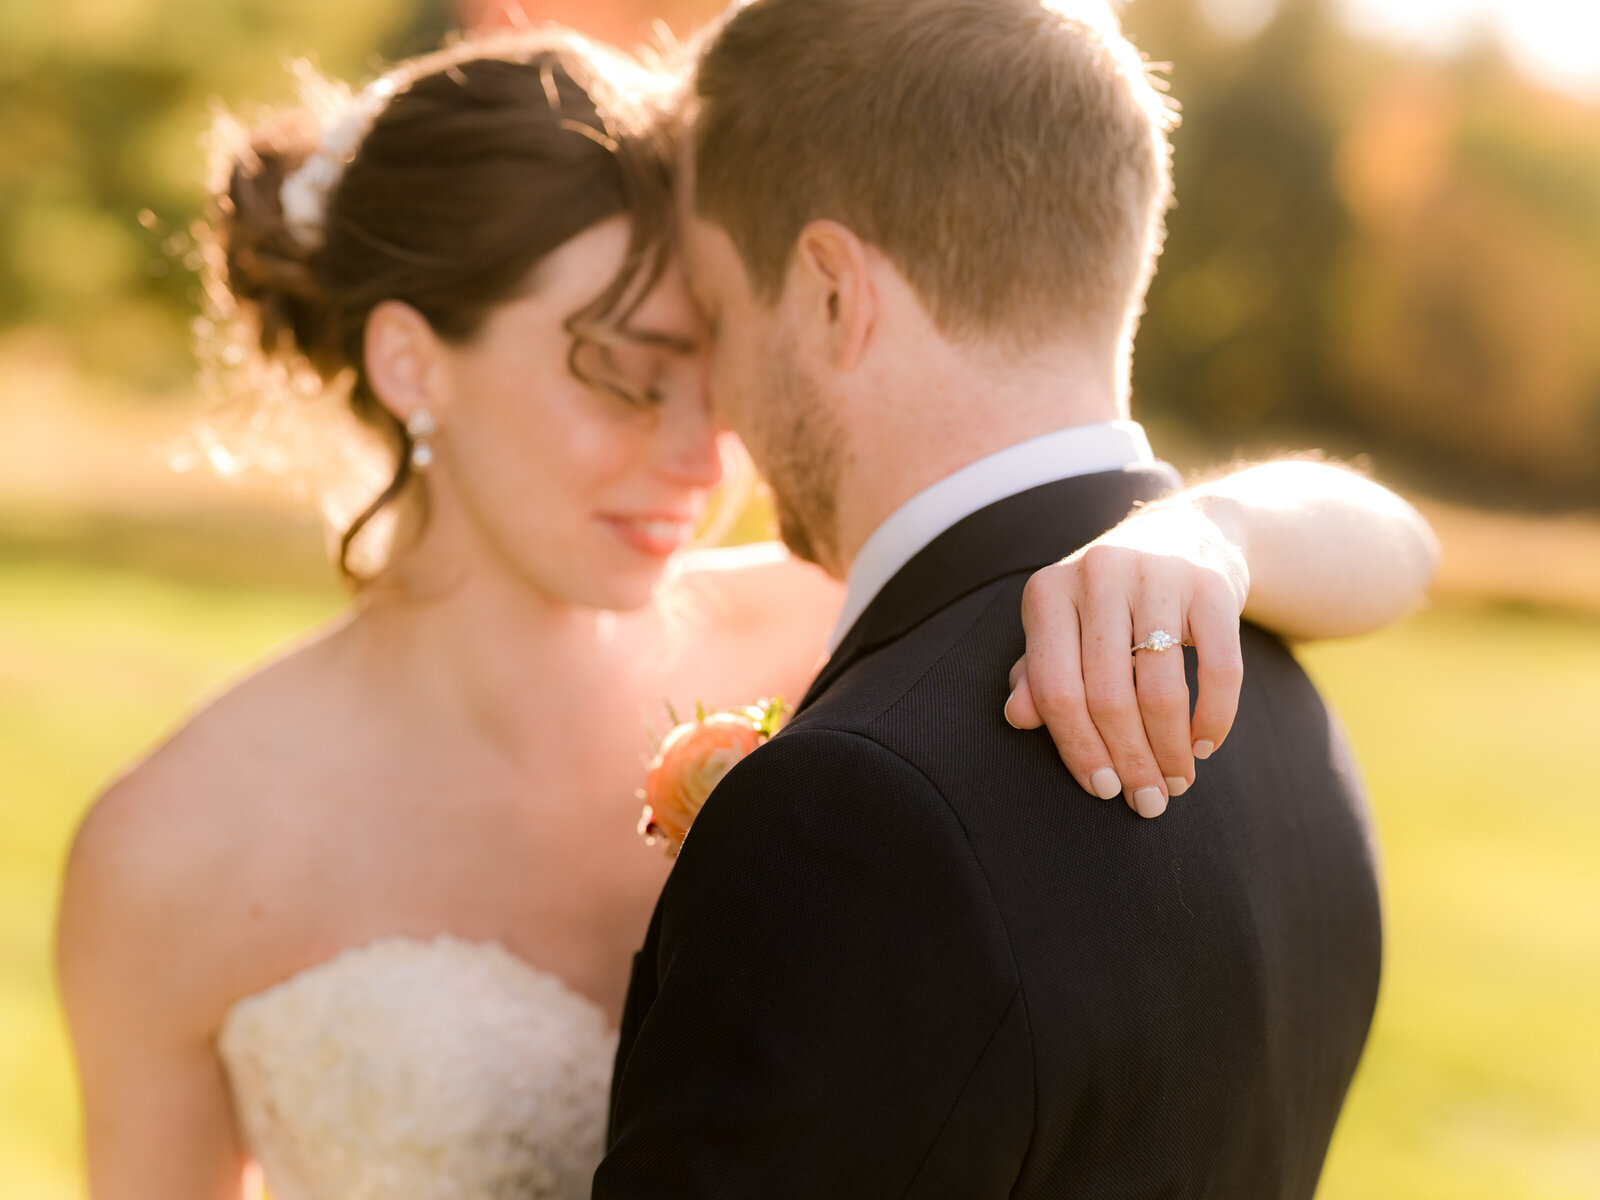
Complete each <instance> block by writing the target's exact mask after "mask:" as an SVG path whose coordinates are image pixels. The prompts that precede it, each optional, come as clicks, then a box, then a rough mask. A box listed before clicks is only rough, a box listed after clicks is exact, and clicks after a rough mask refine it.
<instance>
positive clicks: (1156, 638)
mask: <svg viewBox="0 0 1600 1200" xmlns="http://www.w3.org/2000/svg"><path fill="white" fill-rule="evenodd" d="M1182 644H1183V643H1182V642H1180V641H1178V639H1177V638H1175V637H1173V636H1172V635H1171V634H1170V633H1168V632H1167V631H1166V630H1165V629H1157V630H1156V631H1155V632H1153V633H1152V634H1151V635H1150V636H1149V637H1147V638H1145V640H1144V641H1142V642H1140V643H1139V644H1138V645H1137V646H1135V647H1134V648H1133V653H1135V654H1137V653H1139V651H1141V650H1158V651H1159V650H1171V649H1172V648H1173V647H1174V646H1181V645H1182Z"/></svg>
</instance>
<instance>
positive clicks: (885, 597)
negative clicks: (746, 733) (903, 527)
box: [796, 463, 1178, 712]
mask: <svg viewBox="0 0 1600 1200" xmlns="http://www.w3.org/2000/svg"><path fill="white" fill-rule="evenodd" d="M1177 485H1178V477H1177V473H1176V472H1175V471H1174V470H1173V469H1172V468H1171V467H1169V466H1167V465H1166V464H1165V463H1157V464H1155V465H1154V466H1139V467H1129V468H1127V469H1126V470H1122V471H1105V472H1101V473H1097V474H1094V475H1077V476H1073V477H1072V478H1070V479H1061V480H1057V481H1056V482H1054V483H1047V484H1044V485H1043V486H1041V487H1036V488H1031V489H1029V490H1028V491H1026V492H1019V493H1017V494H1016V495H1015V496H1008V497H1006V498H1005V499H1004V500H999V501H996V502H995V503H994V504H991V505H989V506H988V507H987V508H982V509H979V510H978V511H977V512H975V513H973V514H972V515H971V516H969V517H966V518H964V519H962V520H961V521H958V522H956V524H954V525H952V526H951V527H950V528H949V529H947V530H945V531H944V532H943V533H941V534H940V535H939V536H938V537H936V538H934V540H933V541H932V542H930V543H928V545H927V546H925V547H923V549H922V550H921V551H919V552H918V553H917V554H916V555H915V556H914V557H913V558H912V559H911V561H910V562H908V563H906V565H905V566H903V567H901V568H900V570H899V571H898V572H897V573H896V574H895V576H894V577H893V578H892V579H890V580H889V582H888V583H886V584H884V586H883V590H882V591H880V592H879V593H878V594H877V596H875V597H874V598H873V600H872V603H871V604H869V605H868V606H867V609H866V611H865V612H863V613H862V614H861V616H860V618H859V619H858V620H857V621H856V623H855V624H854V625H852V626H851V627H850V630H849V632H848V633H846V634H845V637H844V640H843V641H842V642H840V644H839V648H838V649H837V650H835V651H834V653H833V655H832V657H830V658H829V659H828V661H827V662H826V663H825V664H824V665H823V668H822V671H821V673H820V674H818V676H817V678H816V679H815V681H813V683H812V684H811V687H810V689H809V690H808V691H807V692H806V695H805V699H803V700H802V701H801V702H800V706H799V709H797V710H796V711H797V712H798V711H800V710H801V709H804V708H806V707H807V706H808V705H810V704H812V703H814V702H815V701H816V700H817V699H818V698H820V697H821V696H822V695H823V693H825V692H826V691H827V690H828V689H829V688H830V687H832V686H833V684H834V682H835V681H836V680H838V678H839V677H840V676H841V675H843V674H844V673H845V671H847V670H848V669H849V668H850V666H851V665H852V664H853V663H854V662H856V661H857V660H858V659H860V658H861V657H862V656H863V655H866V654H870V653H871V652H872V651H873V650H875V649H877V648H878V647H880V646H883V645H885V644H887V643H888V642H891V641H894V640H895V639H896V638H899V637H901V636H903V635H904V634H906V633H907V632H909V631H910V630H911V629H913V628H915V627H916V626H917V625H920V624H921V623H922V622H923V621H925V620H927V619H928V618H929V617H931V616H933V615H934V614H935V613H937V612H939V611H940V610H942V609H945V608H948V607H949V606H950V605H951V604H954V603H955V602H956V601H957V600H959V599H961V598H962V597H963V596H966V595H970V594H971V593H972V592H975V591H977V590H978V589H979V588H982V587H986V586H988V585H989V584H991V583H993V582H994V581H995V580H997V579H1003V578H1005V577H1006V576H1008V575H1015V574H1018V573H1020V572H1023V571H1028V572H1032V571H1036V570H1038V569H1039V568H1040V567H1043V566H1047V565H1049V564H1050V563H1053V562H1057V561H1059V560H1060V559H1062V558H1065V557H1066V556H1067V555H1069V554H1071V553H1072V552H1073V551H1075V550H1077V549H1079V548H1080V547H1082V546H1084V545H1086V544H1087V543H1089V542H1092V541H1093V540H1094V539H1095V538H1097V537H1099V536H1100V535H1101V534H1102V533H1105V532H1106V531H1107V530H1108V529H1110V528H1112V527H1113V526H1114V525H1116V524H1117V523H1118V522H1120V521H1121V520H1122V519H1123V518H1124V517H1126V516H1127V515H1128V514H1129V513H1130V512H1132V511H1133V509H1134V507H1135V506H1136V505H1138V504H1140V503H1142V502H1146V501H1150V500H1155V499H1159V498H1160V497H1161V496H1164V495H1166V494H1167V493H1168V492H1170V491H1172V490H1173V489H1174V488H1175V487H1176V486H1177Z"/></svg>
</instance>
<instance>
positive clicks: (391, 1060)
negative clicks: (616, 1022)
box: [217, 937, 617, 1200]
mask: <svg viewBox="0 0 1600 1200" xmlns="http://www.w3.org/2000/svg"><path fill="white" fill-rule="evenodd" d="M616 1047H617V1035H616V1033H615V1031H613V1030H611V1029H610V1028H609V1027H608V1022H607V1021H606V1017H605V1014H604V1013H603V1012H602V1011H601V1009H600V1007H599V1006H598V1005H596V1004H595V1003H594V1002H593V1001H591V1000H588V999H586V998H585V997H582V996H580V995H578V994H577V993H575V992H574V991H572V990H571V989H570V988H568V987H567V986H566V984H565V983H563V982H562V981H561V980H560V979H558V978H556V977H555V976H554V975H551V974H549V973H548V972H545V971H541V970H539V969H537V968H535V967H532V966H530V965H529V964H527V963H526V962H524V961H523V960H521V959H519V958H516V957H515V956H513V955H512V954H510V953H509V952H507V951H506V950H505V949H503V948H502V947H500V946H499V945H496V944H494V943H488V942H466V941H461V940H459V939H457V938H451V937H440V938H435V939H433V940H429V941H424V940H419V939H415V938H405V937H392V938H384V939H382V940H380V941H376V942H372V943H370V944H368V945H366V946H362V947H359V948H357V949H354V950H347V951H345V952H344V953H343V954H340V955H338V956H337V957H336V958H333V959H330V960H329V961H327V962H325V963H322V964H319V965H318V966H315V967H311V968H309V969H308V970H305V971H302V972H300V973H299V974H298V975H295V976H293V977H292V978H290V979H287V980H285V981H284V982H282V983H280V984H277V985H275V986H273V987H271V988H268V989H267V990H266V991H264V992H259V993H257V994H256V995H253V996H248V997H246V998H245V999H243V1000H240V1001H239V1002H238V1003H237V1004H235V1005H234V1006H233V1007H232V1008H231V1009H230V1010H229V1012H228V1015H227V1018H226V1020H225V1021H224V1022H223V1025H222V1029H221V1032H220V1034H219V1035H218V1040H217V1048H218V1051H219V1053H220V1055H221V1057H222V1061H223V1064H224V1066H225V1067H226V1068H227V1073H228V1078H229V1082H230V1084H231V1086H232V1089H233V1096H234V1105H235V1108H236V1109H237V1112H238V1115H239V1123H240V1125H241V1127H242V1130H243V1133H244V1136H245V1139H246V1141H247V1142H248V1145H249V1148H250V1152H251V1154H252V1155H253V1156H254V1157H255V1159H256V1160H257V1161H258V1162H259V1163H260V1164H261V1166H262V1169H263V1171H264V1173H265V1175H266V1181H267V1187H268V1189H269V1190H270V1191H271V1192H272V1195H273V1197H274V1200H379V1198H380V1197H381V1198H382V1200H436V1198H437V1200H446V1198H450V1200H511V1198H512V1197H516V1198H518V1200H534V1198H538V1200H545V1198H551V1200H568V1198H569V1197H570V1198H572V1200H579V1198H582V1197H587V1196H588V1195H589V1192H590V1184H591V1181H592V1178H593V1175H594V1169H595V1167H596V1166H597V1165H598V1164H599V1162H600V1158H601V1156H602V1154H603V1152H604V1148H605V1147H604V1143H605V1125H606V1110H607V1105H608V1099H609V1088H610V1079H611V1068H612V1059H613V1056H614V1055H615V1053H616Z"/></svg>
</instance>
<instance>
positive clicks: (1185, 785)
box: [1167, 775, 1189, 796]
mask: <svg viewBox="0 0 1600 1200" xmlns="http://www.w3.org/2000/svg"><path fill="white" fill-rule="evenodd" d="M1188 790H1189V781H1188V780H1187V779H1185V778H1183V776H1181V775H1168V776H1167V795H1169V796H1181V795H1183V794H1184V793H1185V792H1187V791H1188Z"/></svg>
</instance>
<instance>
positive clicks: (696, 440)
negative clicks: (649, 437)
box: [660, 387, 722, 490]
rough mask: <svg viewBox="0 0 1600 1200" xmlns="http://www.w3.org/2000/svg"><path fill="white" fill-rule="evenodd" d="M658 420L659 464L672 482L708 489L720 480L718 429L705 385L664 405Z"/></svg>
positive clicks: (720, 458)
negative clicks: (659, 434)
mask: <svg viewBox="0 0 1600 1200" xmlns="http://www.w3.org/2000/svg"><path fill="white" fill-rule="evenodd" d="M666 408H667V411H665V412H663V413H662V420H661V443H662V444H661V458H660V465H661V470H662V472H663V474H665V475H666V476H667V477H668V478H669V479H671V480H672V481H673V482H674V483H677V484H679V485H680V486H683V487H692V488H704V489H707V490H709V489H711V488H714V487H716V486H717V484H718V483H720V482H721V481H722V452H721V449H720V448H719V446H718V442H717V435H718V433H719V432H720V430H719V428H718V426H717V422H716V418H715V416H714V414H713V413H712V411H711V405H710V403H709V400H708V398H707V395H706V391H705V389H704V388H703V387H702V388H699V389H697V390H696V392H695V394H694V395H693V396H683V397H681V398H680V401H679V402H678V403H675V404H669V405H667V406H666Z"/></svg>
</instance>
